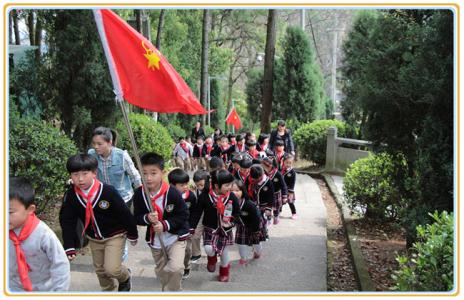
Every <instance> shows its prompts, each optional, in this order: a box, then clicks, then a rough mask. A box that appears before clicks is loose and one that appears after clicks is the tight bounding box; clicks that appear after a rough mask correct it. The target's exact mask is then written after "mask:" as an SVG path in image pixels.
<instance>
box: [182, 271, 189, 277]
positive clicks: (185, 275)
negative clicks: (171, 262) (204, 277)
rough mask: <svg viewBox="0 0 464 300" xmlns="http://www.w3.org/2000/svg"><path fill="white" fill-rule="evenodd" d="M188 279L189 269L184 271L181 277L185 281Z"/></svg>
mask: <svg viewBox="0 0 464 300" xmlns="http://www.w3.org/2000/svg"><path fill="white" fill-rule="evenodd" d="M189 277H190V269H185V270H184V275H182V279H187V278H189Z"/></svg>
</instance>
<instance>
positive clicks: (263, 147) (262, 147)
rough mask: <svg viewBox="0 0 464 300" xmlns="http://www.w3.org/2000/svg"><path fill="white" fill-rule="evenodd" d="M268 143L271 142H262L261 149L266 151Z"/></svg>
mask: <svg viewBox="0 0 464 300" xmlns="http://www.w3.org/2000/svg"><path fill="white" fill-rule="evenodd" d="M268 145H269V144H261V145H260V148H261V151H266V149H267V146H268Z"/></svg>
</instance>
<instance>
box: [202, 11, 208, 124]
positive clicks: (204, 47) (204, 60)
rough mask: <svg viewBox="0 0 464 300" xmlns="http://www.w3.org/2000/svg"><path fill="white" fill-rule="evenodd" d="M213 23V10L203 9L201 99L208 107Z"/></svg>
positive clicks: (204, 116) (204, 121) (204, 119)
mask: <svg viewBox="0 0 464 300" xmlns="http://www.w3.org/2000/svg"><path fill="white" fill-rule="evenodd" d="M210 25H211V12H210V10H209V9H205V10H204V11H203V31H202V38H201V83H200V86H201V88H200V101H201V103H202V104H203V106H204V107H207V105H206V104H207V96H208V76H209V73H208V55H209V31H210ZM205 123H206V115H203V124H205Z"/></svg>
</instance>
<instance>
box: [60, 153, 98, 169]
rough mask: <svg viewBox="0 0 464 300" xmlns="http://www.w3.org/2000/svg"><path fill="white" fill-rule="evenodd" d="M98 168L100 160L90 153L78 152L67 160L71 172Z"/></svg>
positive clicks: (67, 167) (67, 166)
mask: <svg viewBox="0 0 464 300" xmlns="http://www.w3.org/2000/svg"><path fill="white" fill-rule="evenodd" d="M97 168H98V161H97V159H96V158H95V157H93V156H90V155H88V154H76V155H73V156H71V157H70V158H68V161H67V162H66V169H67V170H68V172H69V173H74V172H79V171H96V170H97Z"/></svg>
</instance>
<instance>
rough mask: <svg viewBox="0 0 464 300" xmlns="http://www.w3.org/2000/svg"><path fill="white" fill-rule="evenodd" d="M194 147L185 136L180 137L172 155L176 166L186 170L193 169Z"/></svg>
mask: <svg viewBox="0 0 464 300" xmlns="http://www.w3.org/2000/svg"><path fill="white" fill-rule="evenodd" d="M192 154H193V147H192V145H190V143H188V142H187V141H186V139H185V138H179V143H178V144H177V145H176V147H174V150H173V152H172V155H173V156H174V162H175V163H176V166H177V167H179V168H181V169H184V170H185V171H189V170H193V167H192V159H191V158H192Z"/></svg>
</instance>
